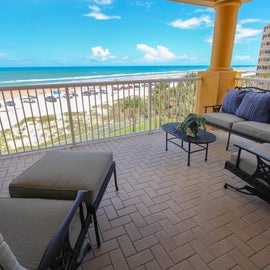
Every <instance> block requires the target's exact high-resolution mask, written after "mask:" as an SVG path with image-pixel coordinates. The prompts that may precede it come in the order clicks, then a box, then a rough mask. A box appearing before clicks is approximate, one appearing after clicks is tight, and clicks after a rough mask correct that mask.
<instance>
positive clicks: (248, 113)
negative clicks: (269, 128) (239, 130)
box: [236, 91, 270, 123]
mask: <svg viewBox="0 0 270 270" xmlns="http://www.w3.org/2000/svg"><path fill="white" fill-rule="evenodd" d="M236 115H237V116H239V117H241V118H245V119H247V120H250V121H257V122H263V123H270V93H255V92H251V91H249V92H248V93H247V94H246V95H245V97H244V98H243V100H242V102H241V104H240V106H239V108H238V109H237V111H236Z"/></svg>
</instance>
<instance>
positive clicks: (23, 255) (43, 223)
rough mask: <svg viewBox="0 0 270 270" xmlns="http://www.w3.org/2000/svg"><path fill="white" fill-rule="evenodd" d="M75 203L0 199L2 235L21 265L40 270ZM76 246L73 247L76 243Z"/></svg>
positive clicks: (0, 227) (0, 229)
mask: <svg viewBox="0 0 270 270" xmlns="http://www.w3.org/2000/svg"><path fill="white" fill-rule="evenodd" d="M72 203H73V202H72V201H63V200H46V199H25V198H3V199H0V232H1V234H2V235H3V238H4V240H5V242H6V243H7V244H8V246H9V247H10V249H11V251H12V252H13V254H14V255H15V257H16V259H17V260H18V262H19V263H20V265H22V266H24V267H25V268H27V269H37V267H38V265H39V263H40V261H41V258H42V255H43V254H44V252H45V249H46V247H47V245H48V244H49V241H50V240H51V239H52V237H53V236H54V235H55V233H56V232H57V230H58V228H59V227H60V225H61V224H62V223H63V221H64V219H65V217H66V215H67V213H68V211H69V209H70V208H71V205H72ZM73 244H74V243H73Z"/></svg>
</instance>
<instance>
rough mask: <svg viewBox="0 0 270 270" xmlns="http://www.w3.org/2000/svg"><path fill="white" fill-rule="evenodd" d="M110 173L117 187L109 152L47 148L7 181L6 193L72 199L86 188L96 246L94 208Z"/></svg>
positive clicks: (31, 196)
mask: <svg viewBox="0 0 270 270" xmlns="http://www.w3.org/2000/svg"><path fill="white" fill-rule="evenodd" d="M113 173H114V182H115V188H116V190H118V186H117V179H116V167H115V161H114V160H113V154H112V153H111V152H93V151H89V152H86V151H66V150H62V151H61V150H60V151H49V152H48V153H47V154H46V155H45V156H44V157H43V158H41V159H40V160H39V161H37V162H36V163H35V164H33V165H32V166H31V167H29V168H28V169H26V170H25V171H24V172H23V173H22V174H20V175H19V176H18V177H16V178H15V179H14V180H13V181H12V182H11V183H10V185H9V193H10V196H11V197H17V198H46V199H57V200H59V199H62V200H74V199H75V198H76V195H77V192H78V190H86V191H87V193H86V202H87V207H88V208H89V210H90V213H91V215H92V216H93V220H94V228H95V234H96V240H97V246H98V247H99V246H100V238H99V232H98V223H97V217H96V211H97V209H98V206H99V204H100V202H101V200H102V197H103V195H104V193H105V190H106V187H107V185H108V183H109V181H110V178H111V176H112V174H113Z"/></svg>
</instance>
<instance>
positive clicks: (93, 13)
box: [84, 6, 121, 20]
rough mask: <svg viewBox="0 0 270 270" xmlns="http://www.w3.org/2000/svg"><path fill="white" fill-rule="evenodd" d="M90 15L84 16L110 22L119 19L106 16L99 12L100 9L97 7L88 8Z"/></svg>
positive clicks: (118, 17)
mask: <svg viewBox="0 0 270 270" xmlns="http://www.w3.org/2000/svg"><path fill="white" fill-rule="evenodd" d="M89 9H90V13H87V14H84V16H86V17H92V18H94V19H96V20H112V19H121V17H120V16H108V15H105V14H104V13H102V12H101V9H100V8H99V7H98V6H89Z"/></svg>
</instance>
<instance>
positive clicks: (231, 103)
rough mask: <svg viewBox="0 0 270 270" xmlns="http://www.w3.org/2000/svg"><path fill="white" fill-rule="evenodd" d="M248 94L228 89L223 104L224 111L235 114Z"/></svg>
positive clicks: (243, 91)
mask: <svg viewBox="0 0 270 270" xmlns="http://www.w3.org/2000/svg"><path fill="white" fill-rule="evenodd" d="M246 93H247V91H245V90H235V89H228V91H227V93H226V95H225V97H224V99H223V102H222V111H223V112H226V113H232V114H235V113H236V110H237V109H238V107H239V105H240V104H241V102H242V100H243V98H244V96H245V94H246Z"/></svg>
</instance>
